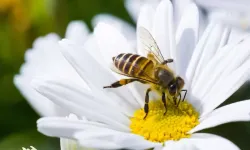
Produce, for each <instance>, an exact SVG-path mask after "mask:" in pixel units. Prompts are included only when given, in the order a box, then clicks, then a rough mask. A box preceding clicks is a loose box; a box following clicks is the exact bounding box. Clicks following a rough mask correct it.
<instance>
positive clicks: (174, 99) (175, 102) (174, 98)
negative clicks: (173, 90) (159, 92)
mask: <svg viewBox="0 0 250 150" xmlns="http://www.w3.org/2000/svg"><path fill="white" fill-rule="evenodd" d="M173 101H174V104H175V106H176V105H177V101H176V97H175V96H174V97H173Z"/></svg>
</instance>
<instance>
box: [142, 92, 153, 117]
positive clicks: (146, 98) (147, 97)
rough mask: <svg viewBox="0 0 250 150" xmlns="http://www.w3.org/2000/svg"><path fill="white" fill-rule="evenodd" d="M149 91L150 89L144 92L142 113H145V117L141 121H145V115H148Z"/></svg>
mask: <svg viewBox="0 0 250 150" xmlns="http://www.w3.org/2000/svg"><path fill="white" fill-rule="evenodd" d="M150 91H151V89H150V88H148V89H147V92H146V96H145V104H144V112H145V114H146V115H145V116H144V118H143V119H146V117H147V115H148V103H149V92H150Z"/></svg>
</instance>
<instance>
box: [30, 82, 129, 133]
mask: <svg viewBox="0 0 250 150" xmlns="http://www.w3.org/2000/svg"><path fill="white" fill-rule="evenodd" d="M32 83H33V86H34V87H35V89H36V90H37V91H38V92H39V93H41V94H42V95H44V96H46V97H48V98H49V99H50V100H52V101H53V102H54V103H56V104H58V105H59V106H61V107H63V108H66V109H68V110H69V111H70V112H73V113H75V114H77V115H79V116H86V117H87V118H88V119H90V120H95V121H99V122H103V123H106V124H109V125H110V126H111V127H112V126H113V127H114V128H116V129H121V130H125V131H126V130H128V128H127V126H128V124H129V119H128V118H127V117H126V116H124V115H123V114H122V113H121V112H120V111H119V110H118V109H117V110H115V107H112V106H109V104H108V101H107V100H106V99H105V98H103V99H98V98H97V97H96V96H95V95H94V94H92V93H90V92H88V91H86V90H81V89H83V88H82V87H81V86H80V85H78V84H75V83H71V82H67V81H66V80H64V81H63V80H61V81H60V80H58V81H56V80H45V81H41V80H40V81H39V80H35V81H33V82H32ZM96 95H98V94H96ZM104 100H106V102H107V103H106V102H105V101H104ZM103 106H105V107H103ZM93 110H98V111H93ZM114 111H115V112H116V113H114Z"/></svg>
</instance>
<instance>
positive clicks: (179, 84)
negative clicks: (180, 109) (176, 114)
mask: <svg viewBox="0 0 250 150" xmlns="http://www.w3.org/2000/svg"><path fill="white" fill-rule="evenodd" d="M184 84H185V82H184V80H183V79H182V78H181V77H179V76H178V77H176V79H175V80H173V81H171V82H170V83H169V85H168V91H169V94H170V95H172V96H174V95H176V94H177V93H179V91H180V90H181V89H182V88H183V87H184Z"/></svg>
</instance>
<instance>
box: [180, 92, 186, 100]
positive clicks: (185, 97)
mask: <svg viewBox="0 0 250 150" xmlns="http://www.w3.org/2000/svg"><path fill="white" fill-rule="evenodd" d="M181 91H184V92H185V94H184V97H183V99H182V101H183V102H184V100H185V98H186V95H187V90H181Z"/></svg>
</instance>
